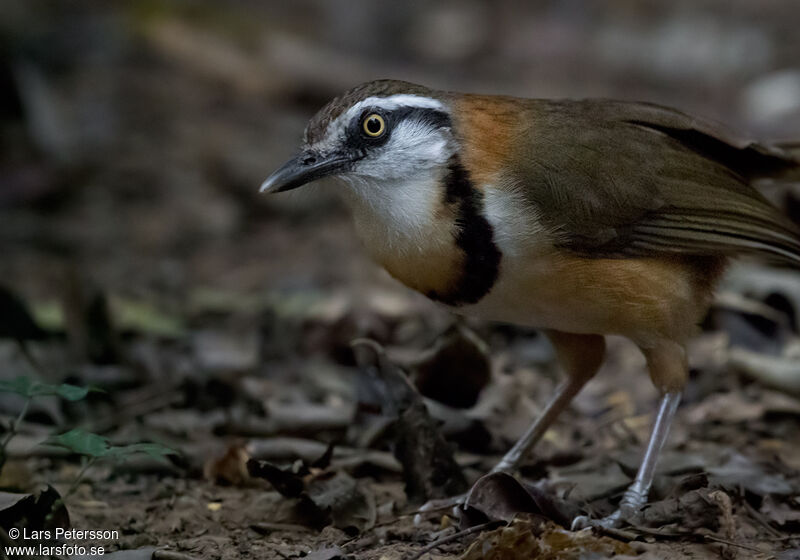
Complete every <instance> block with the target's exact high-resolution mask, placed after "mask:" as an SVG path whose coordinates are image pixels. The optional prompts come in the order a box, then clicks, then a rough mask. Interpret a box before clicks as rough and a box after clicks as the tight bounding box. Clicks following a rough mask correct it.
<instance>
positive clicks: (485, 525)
mask: <svg viewBox="0 0 800 560" xmlns="http://www.w3.org/2000/svg"><path fill="white" fill-rule="evenodd" d="M503 523H504V521H488V522H486V523H482V524H481V525H475V526H474V527H470V528H469V529H464V530H463V531H459V532H457V533H453V534H452V535H447V536H446V537H442V538H441V539H438V540H435V541H433V542H432V543H431V544H429V545H428V546H426V547H425V548H423V549H422V550H420V551H419V552H418V553H417V554H415V555H414V556H412V557H411V558H410V559H409V560H419V559H420V558H422V557H423V556H424V555H426V554H428V553H429V552H431V551H433V550H434V549H436V548H438V547H440V546H442V545H443V544H447V543H449V542H452V541H455V540H457V539H460V538H461V537H466V536H467V535H472V534H473V533H479V532H481V531H483V530H484V529H489V528H494V527H499V526H500V525H503Z"/></svg>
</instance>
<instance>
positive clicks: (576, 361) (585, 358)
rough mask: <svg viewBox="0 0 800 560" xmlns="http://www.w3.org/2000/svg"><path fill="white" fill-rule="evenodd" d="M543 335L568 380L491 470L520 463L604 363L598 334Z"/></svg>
mask: <svg viewBox="0 0 800 560" xmlns="http://www.w3.org/2000/svg"><path fill="white" fill-rule="evenodd" d="M545 334H546V335H547V337H548V339H549V340H550V342H551V343H552V345H553V348H554V349H555V352H556V356H557V358H558V361H559V363H560V364H561V366H562V367H563V368H564V371H565V373H566V375H567V379H566V380H564V381H563V382H562V383H561V384H560V385H559V387H558V389H557V390H556V394H555V395H554V396H553V397H552V398H551V399H550V401H549V402H548V403H547V405H546V406H545V409H544V411H543V412H542V414H541V415H540V416H539V417H538V418H537V419H536V420H535V421H534V422H533V423H532V424H531V426H530V427H529V428H528V430H527V431H526V432H525V434H524V435H523V436H522V437H521V438H520V439H519V441H517V443H516V444H515V445H514V447H512V448H511V450H510V451H509V452H508V453H506V454H505V456H504V457H503V458H502V459H501V460H500V462H499V463H498V464H497V465H496V466H495V467H494V468H493V469H492V471H491V472H493V473H494V472H500V471H504V472H510V471H513V470H514V469H515V468H516V467H518V466H519V463H520V462H521V461H522V459H523V458H524V457H525V455H526V454H527V453H528V451H530V449H531V448H532V447H533V446H534V445H535V444H536V442H537V441H539V440H540V439H541V437H542V436H543V435H544V433H545V432H546V431H547V429H548V428H549V427H550V426H551V425H552V423H553V422H554V421H555V420H556V418H558V416H559V415H560V414H561V412H562V411H563V410H564V409H565V408H566V407H567V405H568V404H569V403H570V401H572V399H573V398H574V397H575V395H577V394H578V392H579V391H580V390H581V388H583V386H584V385H586V382H587V381H589V380H590V379H591V378H592V377H594V374H595V373H597V370H598V369H599V368H600V364H601V363H602V362H603V356H604V355H605V339H604V338H603V337H602V336H600V335H593V334H572V333H565V332H561V331H546V332H545ZM468 496H469V494H466V495H461V496H455V497H453V498H447V499H443V500H432V501H430V502H428V503H426V504H425V505H424V506H422V508H421V509H420V511H434V510H438V509H442V508H444V507H450V506H455V505H458V504H463V503H464V500H465V499H468Z"/></svg>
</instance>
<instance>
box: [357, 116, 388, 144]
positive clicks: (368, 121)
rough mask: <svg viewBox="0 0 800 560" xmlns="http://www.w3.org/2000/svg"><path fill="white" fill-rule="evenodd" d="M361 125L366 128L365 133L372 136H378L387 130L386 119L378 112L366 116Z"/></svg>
mask: <svg viewBox="0 0 800 560" xmlns="http://www.w3.org/2000/svg"><path fill="white" fill-rule="evenodd" d="M361 127H362V128H363V129H364V134H366V135H367V136H369V137H370V138H377V137H379V136H381V135H383V133H384V132H386V121H384V120H383V117H382V116H380V115H379V114H378V113H372V114H370V115H367V116H366V117H364V121H363V122H362V124H361Z"/></svg>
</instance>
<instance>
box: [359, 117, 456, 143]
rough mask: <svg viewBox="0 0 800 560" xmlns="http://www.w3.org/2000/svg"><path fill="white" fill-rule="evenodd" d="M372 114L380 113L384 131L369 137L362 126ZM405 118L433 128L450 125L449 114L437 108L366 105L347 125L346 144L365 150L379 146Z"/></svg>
mask: <svg viewBox="0 0 800 560" xmlns="http://www.w3.org/2000/svg"><path fill="white" fill-rule="evenodd" d="M373 114H377V115H380V116H381V117H382V118H383V120H384V123H385V124H384V126H385V127H386V131H385V132H384V133H383V134H381V135H380V136H376V137H369V136H367V135H365V134H364V133H363V130H364V129H363V128H362V127H363V124H364V119H366V118H368V117H369V116H370V115H373ZM406 120H414V121H417V122H420V123H423V124H428V125H430V126H431V127H433V128H442V127H447V128H449V127H450V126H451V125H452V122H451V120H450V115H448V114H447V113H446V112H444V111H440V110H438V109H429V108H424V107H400V108H398V109H394V110H392V111H386V110H385V109H382V108H380V107H368V108H366V109H364V111H362V112H361V114H360V115H359V116H358V118H357V119H353V121H352V122H351V123H350V124H349V125H348V127H347V144H348V146H350V147H351V148H353V149H355V150H367V149H369V148H371V147H376V146H381V145H383V144H385V143H386V142H387V141H388V140H389V137H390V136H391V135H392V131H393V130H394V129H395V128H396V127H397V125H398V124H399V123H401V122H403V121H406Z"/></svg>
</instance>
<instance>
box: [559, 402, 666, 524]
mask: <svg viewBox="0 0 800 560" xmlns="http://www.w3.org/2000/svg"><path fill="white" fill-rule="evenodd" d="M680 401H681V394H680V393H677V392H673V393H665V394H664V396H663V397H661V405H660V407H659V409H658V414H657V415H656V421H655V424H654V425H653V431H652V432H651V433H650V441H649V442H648V443H647V451H645V453H644V458H643V459H642V464H641V466H640V467H639V471H638V472H637V473H636V478H635V479H634V481H633V484H631V485H630V486H629V487H628V489H627V490H626V491H625V494H624V495H623V496H622V500H621V501H620V503H619V509H618V510H617V511H615V512H614V513H612V514H611V515H609V516H608V517H606V518H605V519H601V520H599V521H596V522H594V523H597V524H599V525H603V526H605V527H617V526H619V525H620V524H621V523H622V522H623V521H627V520H630V519H632V518H633V517H634V516H635V515H636V514H637V513H638V512H639V510H640V509H642V506H644V505H645V503H647V495H648V494H649V492H650V486H651V485H652V484H653V477H654V475H655V472H656V465H657V463H658V456H659V455H660V454H661V450H662V449H663V448H664V443H665V442H666V440H667V436H668V435H669V428H670V425H671V424H672V419H673V418H674V417H675V411H676V410H677V409H678V403H680ZM592 523H593V521H592V520H590V519H589V518H588V517H586V516H583V515H582V516H580V517H576V518H575V520H574V521H573V522H572V529H573V530H577V529H582V528H584V527H587V526H589V525H591V524H592Z"/></svg>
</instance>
